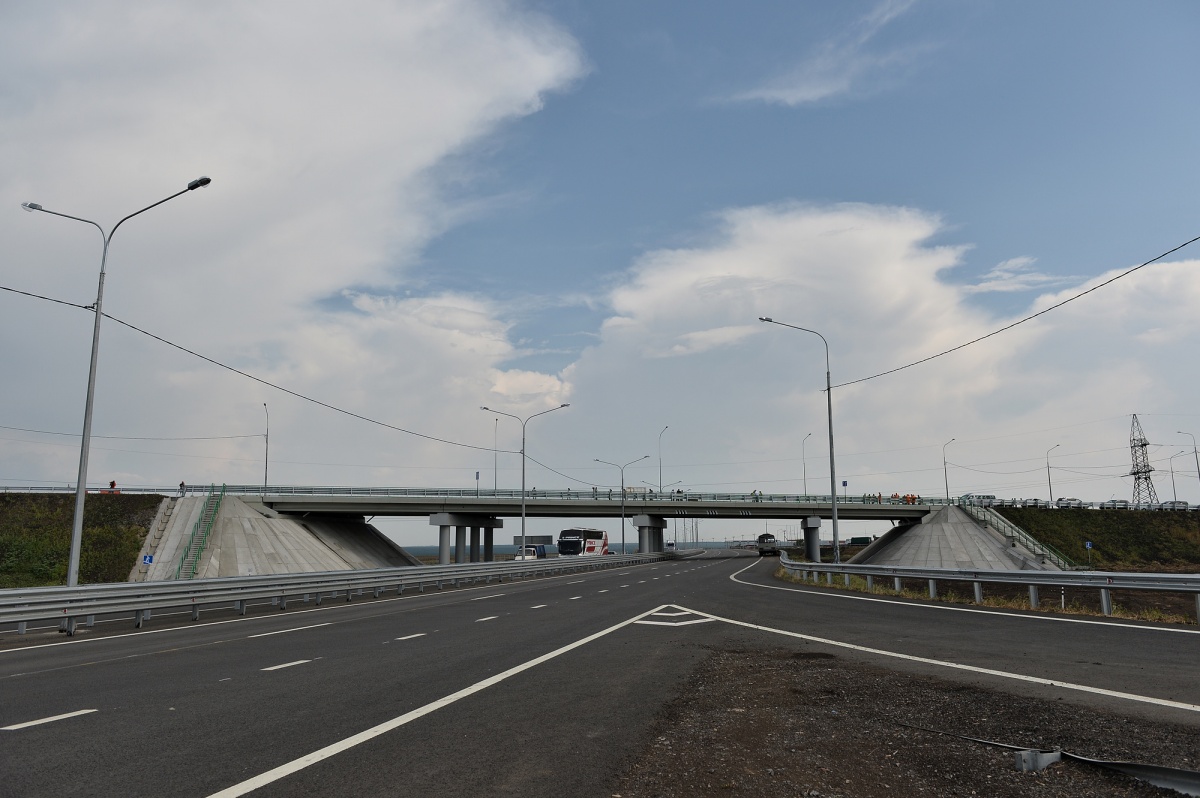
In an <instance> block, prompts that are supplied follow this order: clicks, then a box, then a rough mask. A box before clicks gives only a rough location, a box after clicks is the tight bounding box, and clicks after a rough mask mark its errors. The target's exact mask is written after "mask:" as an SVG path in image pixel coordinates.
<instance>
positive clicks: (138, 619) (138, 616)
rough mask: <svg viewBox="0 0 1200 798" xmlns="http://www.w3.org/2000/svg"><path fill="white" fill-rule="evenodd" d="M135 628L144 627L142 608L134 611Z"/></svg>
mask: <svg viewBox="0 0 1200 798" xmlns="http://www.w3.org/2000/svg"><path fill="white" fill-rule="evenodd" d="M70 620H71V619H70V618H68V619H67V621H68V622H69V621H70ZM67 625H68V626H70V623H68V624H67ZM133 628H134V629H141V628H142V611H141V610H134V611H133ZM67 634H70V632H67Z"/></svg>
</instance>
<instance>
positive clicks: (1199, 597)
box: [1196, 593, 1200, 620]
mask: <svg viewBox="0 0 1200 798" xmlns="http://www.w3.org/2000/svg"><path fill="white" fill-rule="evenodd" d="M1196 620H1200V593H1197V594H1196Z"/></svg>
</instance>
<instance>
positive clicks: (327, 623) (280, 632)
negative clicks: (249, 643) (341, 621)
mask: <svg viewBox="0 0 1200 798" xmlns="http://www.w3.org/2000/svg"><path fill="white" fill-rule="evenodd" d="M332 625H333V621H328V622H326V623H314V624H313V625H312V626H297V627H296V628H295V629H280V630H279V631H278V632H263V633H262V634H260V635H248V636H247V637H246V639H247V640H250V639H251V638H255V637H270V636H271V635H282V634H286V633H288V632H299V631H300V630H302V629H316V628H317V627H318V626H332Z"/></svg>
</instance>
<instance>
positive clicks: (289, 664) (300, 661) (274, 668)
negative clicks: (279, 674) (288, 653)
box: [262, 659, 312, 671]
mask: <svg viewBox="0 0 1200 798" xmlns="http://www.w3.org/2000/svg"><path fill="white" fill-rule="evenodd" d="M306 662H312V660H311V659H298V660H296V661H295V662H285V663H283V664H282V665H272V666H271V667H269V668H262V670H264V671H277V670H280V669H282V668H290V667H292V666H293V665H303V664H304V663H306Z"/></svg>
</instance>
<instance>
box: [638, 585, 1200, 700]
mask: <svg viewBox="0 0 1200 798" xmlns="http://www.w3.org/2000/svg"><path fill="white" fill-rule="evenodd" d="M679 609H685V608H684V607H680V608H679ZM689 612H692V613H693V614H695V615H700V616H702V617H705V618H710V619H712V620H714V621H723V622H725V623H729V624H733V625H734V626H743V627H745V628H747V629H757V630H758V631H760V632H770V633H771V634H777V635H784V636H785V637H795V638H797V639H800V640H808V641H809V642H812V643H822V644H824V645H827V646H837V647H838V648H848V649H851V650H852V651H862V652H864V653H867V654H878V655H880V656H884V657H892V658H894V659H903V660H907V661H909V662H920V663H922V664H925V665H937V666H938V667H942V668H952V669H954V670H959V671H968V672H970V673H982V674H986V675H988V676H999V677H1001V678H1003V679H1014V680H1016V681H1019V682H1030V683H1032V684H1041V685H1045V686H1047V687H1061V688H1063V689H1064V690H1077V691H1079V692H1081V693H1095V694H1096V695H1104V696H1109V697H1110V698H1124V699H1126V700H1128V701H1137V702H1140V703H1143V704H1154V705H1156V706H1160V707H1171V708H1172V709H1186V710H1188V711H1189V712H1200V705H1197V704H1185V703H1183V702H1181V701H1171V700H1169V699H1166V698H1154V697H1152V696H1147V695H1138V694H1136V693H1122V692H1119V691H1117V690H1106V689H1104V688H1103V687H1091V686H1089V685H1086V684H1074V683H1073V682H1062V681H1059V680H1057V679H1043V678H1041V677H1040V676H1026V675H1025V674H1023V673H1013V672H1011V671H998V670H995V669H993V668H980V667H978V666H976V665H964V664H962V663H961V662H949V661H947V660H940V659H930V658H929V657H918V656H915V655H913V654H901V653H900V652H899V651H885V650H883V649H881V648H870V647H868V646H860V645H855V644H854V643H843V642H842V641H840V640H830V639H828V638H825V637H814V636H813V635H806V634H801V633H800V632H789V631H787V630H786V629H773V628H771V627H770V626H760V625H759V624H756V623H747V622H746V621H735V620H733V619H732V618H722V617H721V616H720V615H712V614H711V613H707V612H701V611H700V610H689ZM643 622H644V621H642V620H639V621H637V623H643Z"/></svg>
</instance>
